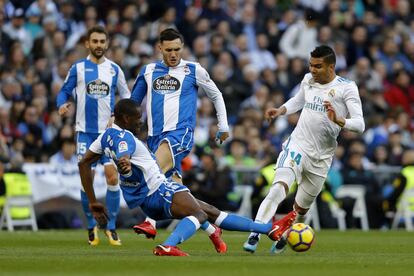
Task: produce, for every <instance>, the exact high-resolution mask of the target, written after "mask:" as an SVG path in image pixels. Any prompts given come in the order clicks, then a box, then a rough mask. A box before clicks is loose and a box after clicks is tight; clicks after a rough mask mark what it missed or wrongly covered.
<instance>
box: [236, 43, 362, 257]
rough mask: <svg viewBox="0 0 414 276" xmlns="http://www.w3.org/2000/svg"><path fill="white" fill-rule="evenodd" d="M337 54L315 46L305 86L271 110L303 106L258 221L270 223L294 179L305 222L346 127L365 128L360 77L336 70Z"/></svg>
mask: <svg viewBox="0 0 414 276" xmlns="http://www.w3.org/2000/svg"><path fill="white" fill-rule="evenodd" d="M335 63H336V57H335V53H334V51H333V50H332V49H331V48H330V47H328V46H318V47H316V48H315V50H313V51H312V52H311V57H310V60H309V71H310V73H308V74H306V75H305V77H304V78H303V81H302V83H301V85H300V90H299V92H298V94H296V95H295V96H294V97H293V98H291V99H290V100H289V101H287V102H286V103H285V104H283V105H282V106H281V107H280V108H271V109H269V110H267V111H266V113H265V117H266V118H267V119H268V120H273V119H275V118H277V117H278V116H281V115H289V114H292V113H295V112H297V111H299V110H302V113H301V115H300V118H299V121H298V124H297V126H296V127H295V129H294V130H293V132H292V134H291V135H290V137H289V138H288V139H287V141H285V142H284V144H283V151H282V152H281V153H280V154H279V157H278V159H277V162H276V175H275V178H274V180H273V184H272V187H271V188H270V191H269V193H268V195H267V196H266V198H265V199H264V200H263V202H262V203H261V205H260V207H259V210H258V211H257V215H256V219H255V221H256V222H258V223H260V222H261V223H267V222H268V221H269V220H270V219H271V218H272V217H273V216H274V214H275V213H276V210H277V207H278V205H279V203H280V202H282V201H283V199H284V198H285V197H286V195H287V193H288V191H289V189H290V187H291V186H292V184H293V182H295V181H296V182H297V183H298V190H297V194H296V197H295V203H294V206H293V209H294V211H292V212H297V217H296V220H297V221H298V222H303V221H304V217H305V215H306V213H307V211H308V210H309V208H310V206H311V204H312V203H313V201H314V200H315V198H316V197H317V195H318V194H319V193H320V191H321V189H322V186H323V183H324V182H325V179H326V176H327V174H328V170H329V168H330V166H331V163H332V158H333V155H334V152H335V149H336V146H337V142H336V138H337V137H338V135H339V132H340V131H341V129H342V128H344V129H347V130H351V131H354V132H358V133H362V132H363V131H364V129H365V123H364V118H363V115H362V107H361V99H360V98H359V92H358V87H357V86H356V84H355V82H353V81H351V80H348V79H345V78H342V77H339V76H336V74H335ZM259 238H260V234H259V233H257V232H256V233H255V232H254V231H253V233H251V234H250V236H249V238H248V240H247V241H246V242H245V243H244V246H243V248H244V250H246V251H249V252H252V253H254V252H255V251H256V248H257V245H258V243H259ZM285 246H286V239H285V237H282V239H281V240H279V241H278V242H275V243H274V244H273V246H272V249H271V251H272V252H273V253H281V252H283V250H284V249H285Z"/></svg>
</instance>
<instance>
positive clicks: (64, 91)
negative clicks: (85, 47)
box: [56, 65, 77, 116]
mask: <svg viewBox="0 0 414 276" xmlns="http://www.w3.org/2000/svg"><path fill="white" fill-rule="evenodd" d="M76 83H77V73H76V65H72V67H71V68H70V69H69V72H68V74H67V75H66V79H65V82H64V83H63V86H62V88H61V89H60V91H59V93H58V95H57V97H56V106H57V108H58V113H59V115H61V116H63V115H65V114H66V113H67V112H68V111H69V106H70V102H68V100H69V98H70V97H71V96H72V91H73V89H75V87H76Z"/></svg>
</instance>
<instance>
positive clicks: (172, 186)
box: [141, 180, 190, 220]
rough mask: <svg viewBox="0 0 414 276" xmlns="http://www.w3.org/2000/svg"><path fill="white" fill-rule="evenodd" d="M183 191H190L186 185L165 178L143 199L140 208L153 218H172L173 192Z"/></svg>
mask: <svg viewBox="0 0 414 276" xmlns="http://www.w3.org/2000/svg"><path fill="white" fill-rule="evenodd" d="M183 191H186V192H190V191H189V190H188V188H187V187H186V186H184V185H182V184H180V183H177V182H174V181H170V180H166V181H165V182H164V183H162V184H161V186H160V187H159V188H158V190H157V191H155V192H154V193H153V194H151V195H150V196H147V197H146V198H145V199H144V202H143V203H142V204H141V209H142V210H143V211H144V212H145V214H147V215H148V216H149V217H150V218H153V219H155V220H160V219H170V218H173V216H172V214H171V202H172V198H173V196H174V194H175V193H178V192H183Z"/></svg>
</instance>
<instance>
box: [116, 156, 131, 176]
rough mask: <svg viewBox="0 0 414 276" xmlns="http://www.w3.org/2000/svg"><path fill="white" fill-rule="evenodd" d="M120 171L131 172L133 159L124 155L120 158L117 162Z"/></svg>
mask: <svg viewBox="0 0 414 276" xmlns="http://www.w3.org/2000/svg"><path fill="white" fill-rule="evenodd" d="M117 166H118V171H119V172H120V173H121V174H124V175H125V174H129V173H130V172H131V171H132V166H131V161H130V160H129V157H127V156H122V157H121V158H119V159H118V162H117Z"/></svg>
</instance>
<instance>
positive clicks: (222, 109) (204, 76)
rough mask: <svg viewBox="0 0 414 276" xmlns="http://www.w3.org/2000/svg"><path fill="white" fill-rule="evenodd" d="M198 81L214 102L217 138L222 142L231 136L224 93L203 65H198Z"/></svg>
mask: <svg viewBox="0 0 414 276" xmlns="http://www.w3.org/2000/svg"><path fill="white" fill-rule="evenodd" d="M196 82H197V85H198V86H199V87H200V88H201V89H203V91H204V92H205V93H206V95H207V97H208V98H209V99H210V100H211V101H212V102H213V104H214V108H215V109H216V112H217V120H218V132H217V134H216V139H218V140H219V141H220V143H222V142H223V141H224V140H226V139H227V138H228V137H229V125H228V122H227V111H226V105H225V104H224V99H223V95H222V94H221V92H220V90H219V89H218V88H217V85H216V84H215V83H214V81H213V80H212V79H211V78H210V76H209V74H208V73H207V71H206V69H204V68H203V67H201V65H199V64H197V65H196Z"/></svg>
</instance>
